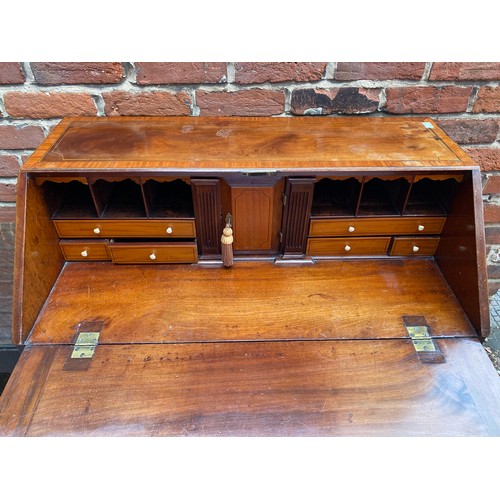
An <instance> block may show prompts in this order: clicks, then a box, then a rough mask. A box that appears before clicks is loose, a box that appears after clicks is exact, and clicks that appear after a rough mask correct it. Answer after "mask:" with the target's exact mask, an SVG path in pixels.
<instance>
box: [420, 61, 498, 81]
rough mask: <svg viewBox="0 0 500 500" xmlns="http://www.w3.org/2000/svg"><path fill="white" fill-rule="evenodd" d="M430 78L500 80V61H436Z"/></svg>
mask: <svg viewBox="0 0 500 500" xmlns="http://www.w3.org/2000/svg"><path fill="white" fill-rule="evenodd" d="M429 80H500V63H497V62H435V63H433V64H432V68H431V73H430V75H429Z"/></svg>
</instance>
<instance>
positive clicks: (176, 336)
mask: <svg viewBox="0 0 500 500" xmlns="http://www.w3.org/2000/svg"><path fill="white" fill-rule="evenodd" d="M131 283H133V287H132V288H131ZM131 297H132V299H131ZM403 316H424V317H425V318H426V320H427V322H428V324H429V326H430V329H431V332H432V335H434V336H436V337H448V336H451V337H467V336H470V337H472V336H476V332H475V331H474V329H473V328H472V326H471V325H470V323H469V321H468V319H467V317H466V315H465V314H464V312H463V310H462V308H461V307H460V304H459V303H458V301H457V299H456V298H455V296H454V295H453V292H452V291H451V290H450V288H449V287H448V285H447V283H446V282H445V281H444V280H443V277H442V275H441V273H440V271H439V269H438V267H437V266H436V264H435V262H434V261H433V260H431V259H413V260H412V259H404V260H403V259H402V260H399V259H394V260H390V259H385V260H384V259H369V260H366V259H365V260H363V259H352V260H345V261H322V262H317V263H316V264H314V265H297V266H293V267H290V266H284V265H283V266H277V265H274V264H272V263H270V262H236V263H235V265H234V266H233V267H232V268H229V269H225V268H223V267H222V266H219V267H212V266H206V265H205V266H203V265H192V266H182V265H171V266H169V265H154V266H144V265H135V266H133V265H129V266H118V265H114V264H111V263H108V262H70V263H67V264H66V266H65V267H64V270H63V272H62V273H61V275H60V277H59V279H58V281H57V283H56V285H55V286H54V288H53V290H52V293H51V294H50V296H49V297H48V299H47V301H46V302H45V307H44V309H43V311H42V313H41V314H40V316H39V318H38V321H37V322H36V323H35V326H34V327H33V330H32V334H31V336H30V338H29V340H28V342H29V343H30V344H70V343H72V342H73V341H74V339H75V337H76V330H77V328H78V325H80V324H81V323H85V322H91V321H102V322H103V323H104V327H103V330H102V332H101V336H100V338H99V342H100V343H101V344H103V343H104V344H115V343H151V342H154V343H175V342H214V341H219V342H227V341H249V342H253V341H259V340H266V341H271V340H293V341H296V340H299V339H316V340H327V339H331V340H339V339H385V338H408V332H407V331H406V329H405V326H404V323H403V320H402V318H403Z"/></svg>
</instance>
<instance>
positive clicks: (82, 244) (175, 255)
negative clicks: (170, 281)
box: [59, 240, 198, 264]
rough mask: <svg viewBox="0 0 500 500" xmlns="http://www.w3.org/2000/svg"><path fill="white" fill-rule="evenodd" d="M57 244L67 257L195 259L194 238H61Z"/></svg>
mask: <svg viewBox="0 0 500 500" xmlns="http://www.w3.org/2000/svg"><path fill="white" fill-rule="evenodd" d="M59 246H60V248H61V250H62V253H63V255H64V258H65V259H66V260H79V261H85V260H90V261H92V260H110V261H112V262H114V263H115V264H185V263H188V264H189V263H193V262H197V261H198V250H197V247H196V242H194V241H187V242H184V241H165V242H163V241H159V242H157V241H155V242H115V241H112V240H60V242H59Z"/></svg>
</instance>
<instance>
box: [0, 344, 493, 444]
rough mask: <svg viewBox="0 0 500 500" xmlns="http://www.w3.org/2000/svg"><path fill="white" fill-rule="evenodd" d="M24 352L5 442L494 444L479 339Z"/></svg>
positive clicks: (0, 404) (5, 419)
mask: <svg viewBox="0 0 500 500" xmlns="http://www.w3.org/2000/svg"><path fill="white" fill-rule="evenodd" d="M437 342H438V344H439V347H440V349H441V351H442V352H443V355H444V357H445V360H446V362H444V363H438V364H427V363H422V362H421V361H420V360H419V358H418V356H417V354H416V353H415V349H414V348H413V346H412V344H411V341H409V340H404V339H396V340H376V341H371V342H362V341H361V342H360V341H356V340H350V341H298V342H224V343H211V344H206V343H200V344H196V343H194V344H193V343H188V344H173V345H158V344H134V345H123V344H121V345H98V346H97V348H96V351H95V354H94V357H93V358H92V359H91V360H90V363H87V361H89V360H79V359H75V360H71V359H70V355H71V350H72V346H67V345H58V346H28V347H27V348H26V349H25V351H24V352H23V354H22V356H21V359H20V361H19V363H18V365H17V366H16V368H15V371H14V373H13V374H12V377H11V379H10V380H9V383H8V385H7V387H6V389H5V392H4V394H3V395H2V398H0V436H420V437H429V436H488V435H489V436H498V435H500V399H499V398H498V394H499V392H500V380H499V378H498V375H497V373H496V372H495V369H494V368H493V366H492V365H491V363H490V361H489V360H488V357H487V355H486V352H485V351H484V349H483V348H482V346H481V344H480V343H479V342H478V341H477V340H473V339H439V340H438V341H437Z"/></svg>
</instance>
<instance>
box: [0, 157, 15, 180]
mask: <svg viewBox="0 0 500 500" xmlns="http://www.w3.org/2000/svg"><path fill="white" fill-rule="evenodd" d="M19 167H20V165H19V161H18V159H17V156H14V155H0V177H16V176H17V174H18V173H19Z"/></svg>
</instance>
